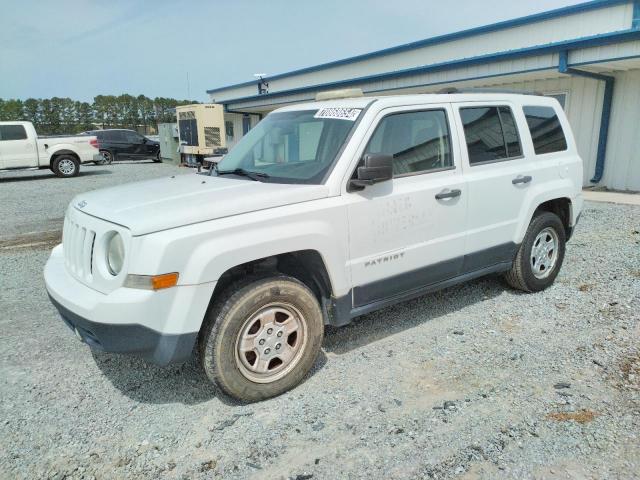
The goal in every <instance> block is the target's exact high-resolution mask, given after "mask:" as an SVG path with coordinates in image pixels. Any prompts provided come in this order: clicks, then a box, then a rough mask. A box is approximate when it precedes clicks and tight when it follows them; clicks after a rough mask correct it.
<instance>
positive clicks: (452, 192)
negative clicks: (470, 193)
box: [436, 188, 462, 200]
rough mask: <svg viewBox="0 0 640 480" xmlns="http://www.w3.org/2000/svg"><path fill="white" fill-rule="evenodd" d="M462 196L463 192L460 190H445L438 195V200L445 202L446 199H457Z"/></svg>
mask: <svg viewBox="0 0 640 480" xmlns="http://www.w3.org/2000/svg"><path fill="white" fill-rule="evenodd" d="M460 195H462V191H461V190H460V189H457V188H455V189H453V190H447V189H445V190H443V191H441V192H440V193H437V194H436V200H443V199H445V198H455V197H459V196H460Z"/></svg>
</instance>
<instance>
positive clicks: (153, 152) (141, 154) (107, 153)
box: [83, 129, 162, 165]
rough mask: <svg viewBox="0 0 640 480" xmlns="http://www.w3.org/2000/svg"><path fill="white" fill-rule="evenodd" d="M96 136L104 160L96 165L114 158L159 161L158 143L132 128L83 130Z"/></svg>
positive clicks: (107, 162)
mask: <svg viewBox="0 0 640 480" xmlns="http://www.w3.org/2000/svg"><path fill="white" fill-rule="evenodd" d="M83 133H85V134H87V135H95V136H96V137H98V148H99V149H100V153H102V156H103V157H104V160H102V161H100V162H96V163H97V164H98V165H108V164H110V163H111V162H113V161H114V160H123V159H125V158H126V159H132V160H143V159H151V160H153V161H154V162H161V161H162V160H161V158H160V143H159V142H156V141H155V140H150V139H148V138H147V137H144V136H142V135H140V134H139V133H138V132H136V131H134V130H124V129H109V130H92V131H89V132H83Z"/></svg>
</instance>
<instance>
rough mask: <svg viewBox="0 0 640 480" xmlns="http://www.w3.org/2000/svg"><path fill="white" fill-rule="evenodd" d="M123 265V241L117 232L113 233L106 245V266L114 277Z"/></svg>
mask: <svg viewBox="0 0 640 480" xmlns="http://www.w3.org/2000/svg"><path fill="white" fill-rule="evenodd" d="M123 265H124V242H123V241H122V237H121V236H120V234H119V233H117V232H116V233H114V234H113V236H112V237H111V239H110V240H109V245H108V246H107V268H108V269H109V273H110V274H111V275H113V276H114V277H115V276H116V275H118V274H119V273H120V272H121V271H122V267H123Z"/></svg>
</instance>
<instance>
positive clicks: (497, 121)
mask: <svg viewBox="0 0 640 480" xmlns="http://www.w3.org/2000/svg"><path fill="white" fill-rule="evenodd" d="M460 118H461V120H462V125H463V127H464V136H465V139H466V142H467V151H468V152H469V163H470V164H471V165H474V164H481V163H486V162H495V161H500V160H507V159H509V158H516V157H519V156H521V155H522V147H521V146H520V138H519V136H518V128H517V126H516V122H515V120H514V118H513V114H512V113H511V109H510V108H509V107H465V108H461V109H460Z"/></svg>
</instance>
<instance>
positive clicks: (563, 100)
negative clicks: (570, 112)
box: [543, 93, 567, 110]
mask: <svg viewBox="0 0 640 480" xmlns="http://www.w3.org/2000/svg"><path fill="white" fill-rule="evenodd" d="M543 95H544V96H545V97H550V98H555V99H556V100H558V103H559V104H560V106H561V107H562V109H563V110H566V105H567V94H566V93H545V94H543Z"/></svg>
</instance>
